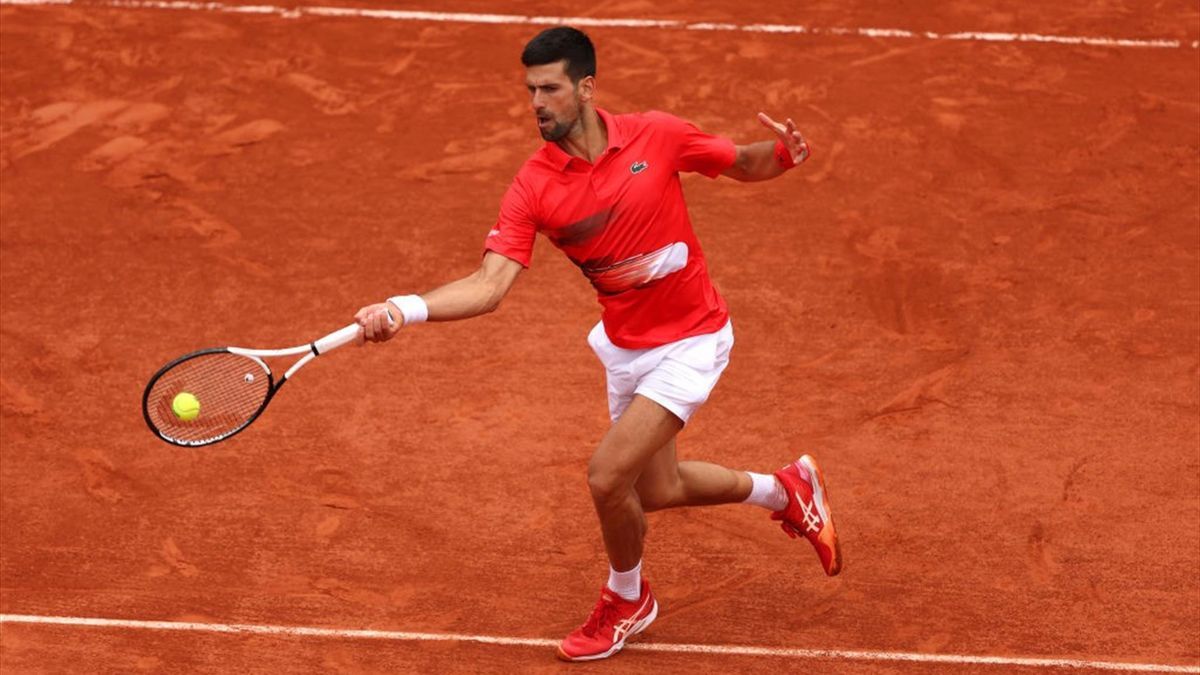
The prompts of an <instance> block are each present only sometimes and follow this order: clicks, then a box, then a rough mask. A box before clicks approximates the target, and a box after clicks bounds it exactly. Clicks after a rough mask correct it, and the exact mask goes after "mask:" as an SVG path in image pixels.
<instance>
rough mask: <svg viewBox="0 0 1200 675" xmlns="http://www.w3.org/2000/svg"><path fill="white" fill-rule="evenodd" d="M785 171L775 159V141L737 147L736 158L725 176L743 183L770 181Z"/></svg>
mask: <svg viewBox="0 0 1200 675" xmlns="http://www.w3.org/2000/svg"><path fill="white" fill-rule="evenodd" d="M786 170H787V169H785V168H783V167H782V166H780V164H779V161H778V160H777V159H776V158H775V141H759V142H757V143H751V144H749V145H739V146H737V158H736V159H735V160H734V162H733V166H732V167H730V169H729V170H728V171H726V172H725V175H726V176H728V177H730V178H732V179H734V180H740V181H744V182H753V181H760V180H770V179H772V178H775V177H776V176H778V175H780V174H781V173H783V172H784V171H786Z"/></svg>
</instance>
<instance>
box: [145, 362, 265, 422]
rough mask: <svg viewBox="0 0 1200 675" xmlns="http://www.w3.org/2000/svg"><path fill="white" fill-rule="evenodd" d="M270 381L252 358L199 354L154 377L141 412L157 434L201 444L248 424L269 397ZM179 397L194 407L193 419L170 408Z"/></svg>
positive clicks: (259, 363)
mask: <svg viewBox="0 0 1200 675" xmlns="http://www.w3.org/2000/svg"><path fill="white" fill-rule="evenodd" d="M270 380H271V378H270V376H269V374H268V371H267V370H266V369H265V368H264V366H263V365H262V364H261V362H259V361H257V360H255V359H252V358H249V357H246V356H240V355H238V354H233V353H231V352H213V353H209V354H200V355H198V356H195V357H193V358H190V359H187V360H185V361H181V362H180V363H178V364H176V365H175V366H174V367H172V368H171V369H170V370H168V371H166V372H165V373H163V374H162V375H161V376H160V377H159V378H158V380H157V381H156V382H155V383H154V385H153V386H152V387H151V389H150V393H149V397H148V398H147V400H146V403H147V406H146V409H147V412H148V413H149V415H150V419H151V421H152V422H153V424H154V426H155V427H156V428H157V430H158V431H159V432H160V433H161V434H163V435H165V436H168V437H170V438H172V439H174V440H176V441H181V442H183V443H195V444H199V443H204V442H207V441H212V440H215V439H217V438H220V437H222V436H225V435H228V434H230V433H232V432H234V431H236V430H238V429H240V428H241V427H243V426H245V425H246V424H248V423H250V421H251V420H253V419H254V416H255V415H257V414H258V412H259V410H261V409H262V406H263V403H265V402H266V400H267V396H268V395H269V394H270V391H271V382H270ZM185 392H186V393H189V394H191V395H193V396H195V397H196V400H197V401H199V403H200V412H199V414H198V415H196V417H195V418H194V419H190V420H187V419H183V418H182V417H180V416H179V415H177V414H175V411H174V410H173V409H172V402H173V401H174V400H175V397H176V396H178V395H179V394H181V393H185Z"/></svg>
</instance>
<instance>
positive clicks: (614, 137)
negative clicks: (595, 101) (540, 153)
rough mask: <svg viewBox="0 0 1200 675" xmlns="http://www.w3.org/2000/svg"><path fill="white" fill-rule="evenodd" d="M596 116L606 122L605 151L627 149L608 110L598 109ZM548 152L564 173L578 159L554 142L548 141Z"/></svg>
mask: <svg viewBox="0 0 1200 675" xmlns="http://www.w3.org/2000/svg"><path fill="white" fill-rule="evenodd" d="M596 114H597V115H599V116H600V120H601V121H603V122H604V130H605V132H607V134H608V147H607V148H605V150H604V151H605V152H608V151H609V150H619V149H621V148H623V147H625V136H624V135H623V134H622V133H621V128H620V127H619V126H617V121H616V119H615V118H614V117H613V116H612V115H610V114H609V113H608V111H607V110H604V109H602V108H596ZM546 152H547V154H549V155H550V157H551V159H553V160H554V164H555V166H557V167H559V169H560V170H562V171H566V170H567V167H568V166H570V165H571V160H572V159H576V157H574V156H573V155H571V154H570V153H568V152H566V151H565V150H563V149H562V148H560V147H558V143H555V142H554V141H546Z"/></svg>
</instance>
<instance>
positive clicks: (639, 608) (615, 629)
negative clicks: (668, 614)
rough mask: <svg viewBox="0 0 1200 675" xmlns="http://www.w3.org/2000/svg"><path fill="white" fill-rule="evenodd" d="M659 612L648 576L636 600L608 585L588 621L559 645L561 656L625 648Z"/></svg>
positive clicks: (594, 655) (597, 655)
mask: <svg viewBox="0 0 1200 675" xmlns="http://www.w3.org/2000/svg"><path fill="white" fill-rule="evenodd" d="M657 616H658V602H657V601H655V599H654V594H653V593H651V592H650V584H648V583H646V580H645V579H642V596H641V597H640V598H638V599H637V600H634V601H633V602H630V601H628V600H626V599H625V598H622V597H621V596H619V595H617V594H616V593H613V592H612V591H611V590H609V589H608V586H605V587H604V588H603V589H601V591H600V601H599V602H597V603H596V608H595V609H593V610H592V615H591V616H589V617H588V620H587V622H586V623H584V624H583V625H582V626H580V627H579V628H576V629H575V630H573V631H571V634H570V635H568V636H567V637H566V638H564V639H563V641H562V644H560V645H559V646H558V657H559V658H560V659H564V660H566V661H592V660H595V659H603V658H608V657H609V656H612V655H613V654H616V653H617V652H619V651H621V648H622V647H624V646H625V641H626V640H628V639H629V638H631V637H633V636H634V635H637V634H638V633H640V632H642V631H644V630H646V628H647V627H649V626H650V624H651V623H653V622H654V619H655V617H657Z"/></svg>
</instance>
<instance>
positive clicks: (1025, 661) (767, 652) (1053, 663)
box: [0, 614, 1200, 673]
mask: <svg viewBox="0 0 1200 675" xmlns="http://www.w3.org/2000/svg"><path fill="white" fill-rule="evenodd" d="M5 623H23V624H42V625H57V626H85V627H92V628H133V629H141V630H165V631H184V632H202V633H233V634H239V635H246V634H251V635H269V636H292V637H319V638H352V639H360V640H391V641H396V642H475V643H480V644H489V645H501V646H509V647H545V648H552V647H556V646H558V641H557V640H547V639H544V638H518V637H506V636H499V635H468V634H462V633H419V632H411V631H392V630H357V629H346V628H315V627H311V626H278V625H270V624H245V623H197V622H193V621H139V620H132V619H102V618H95V617H77V616H39V615H31V614H0V624H5ZM625 649H630V650H636V651H645V652H667V653H674V654H710V655H718V656H760V657H761V656H765V657H775V658H790V659H827V660H838V659H844V660H853V661H910V662H917V663H941V664H949V665H993V666H1025V667H1029V668H1072V669H1080V668H1090V669H1093V670H1112V671H1121V672H1144V673H1200V666H1179V665H1168V664H1159V663H1123V662H1120V661H1088V660H1082V659H1065V658H1033V657H1019V656H975V655H970V654H923V653H920V652H887V651H860V650H845V649H796V648H779V647H750V646H744V645H703V644H670V643H655V642H631V643H629V644H628V645H626V646H625Z"/></svg>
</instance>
